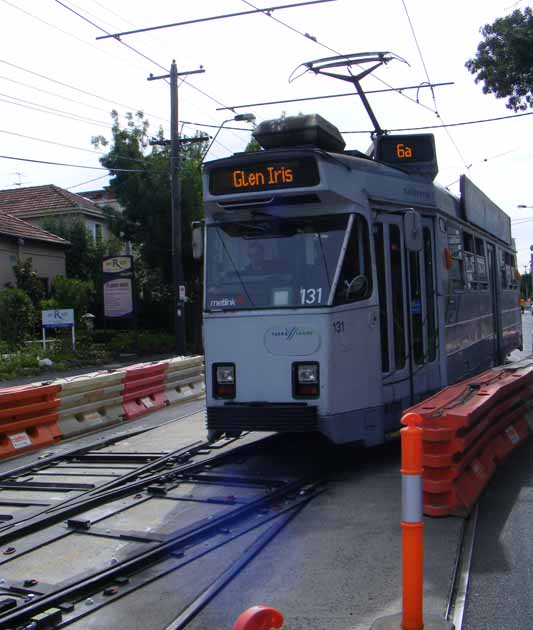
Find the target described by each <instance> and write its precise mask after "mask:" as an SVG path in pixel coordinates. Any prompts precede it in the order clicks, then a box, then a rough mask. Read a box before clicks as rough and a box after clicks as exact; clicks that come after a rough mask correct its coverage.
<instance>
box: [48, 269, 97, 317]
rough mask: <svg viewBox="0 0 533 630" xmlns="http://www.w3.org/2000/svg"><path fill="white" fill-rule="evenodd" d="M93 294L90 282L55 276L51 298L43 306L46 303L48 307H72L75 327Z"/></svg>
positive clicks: (86, 309)
mask: <svg viewBox="0 0 533 630" xmlns="http://www.w3.org/2000/svg"><path fill="white" fill-rule="evenodd" d="M93 295H94V285H93V283H92V282H90V281H87V280H76V279H74V278H64V277H63V276H57V278H56V279H55V280H54V282H53V284H52V300H46V301H45V302H43V307H44V305H46V306H47V307H48V308H73V309H74V315H75V317H76V327H77V328H79V324H80V321H81V317H82V316H83V315H85V313H87V311H88V308H89V304H90V302H91V300H92V299H93Z"/></svg>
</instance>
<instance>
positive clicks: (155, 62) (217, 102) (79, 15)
mask: <svg viewBox="0 0 533 630" xmlns="http://www.w3.org/2000/svg"><path fill="white" fill-rule="evenodd" d="M55 1H56V2H57V3H58V4H60V5H61V6H62V7H64V8H65V9H67V10H68V11H71V12H72V13H74V14H75V15H77V16H78V17H79V18H81V19H82V20H84V21H85V22H88V23H89V24H91V26H94V27H95V28H96V29H98V30H99V31H102V32H103V33H106V34H107V35H110V36H111V34H110V33H109V32H108V31H106V30H105V29H104V28H102V27H101V26H98V24H95V23H94V22H93V21H92V20H89V19H88V18H87V17H85V16H84V15H82V14H81V13H79V12H78V11H75V10H74V9H73V8H72V7H69V6H68V5H67V4H65V3H64V2H61V0H55ZM316 1H318V0H316ZM322 1H324V2H329V1H331V0H322ZM115 39H116V41H118V42H119V43H120V44H122V45H123V46H126V48H128V49H129V50H131V51H132V52H135V53H136V54H138V55H140V56H141V57H143V58H144V59H147V60H148V61H150V62H151V63H153V64H155V65H156V66H157V67H158V68H162V69H163V70H165V71H167V68H165V67H164V66H162V65H161V64H160V63H158V62H157V61H154V60H153V59H151V58H150V57H147V56H146V55H145V54H143V53H142V52H140V51H139V50H137V49H136V48H134V47H133V46H130V45H129V44H126V43H125V42H123V41H122V40H121V39H119V38H115ZM167 83H168V81H167ZM183 83H186V85H188V86H189V87H191V88H192V89H193V90H196V91H197V92H199V93H200V94H202V95H203V96H205V97H206V98H208V99H210V100H212V101H213V102H214V103H216V104H217V105H221V106H222V107H224V103H222V102H221V101H219V100H218V99H216V98H215V97H214V96H211V95H210V94H208V93H207V92H205V91H204V90H202V89H200V88H199V87H197V86H196V85H194V84H193V83H191V82H190V81H188V80H185V78H184V79H183Z"/></svg>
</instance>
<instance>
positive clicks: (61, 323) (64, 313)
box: [41, 308, 76, 350]
mask: <svg viewBox="0 0 533 630" xmlns="http://www.w3.org/2000/svg"><path fill="white" fill-rule="evenodd" d="M41 324H42V327H43V348H44V350H46V330H47V329H49V328H71V329H72V348H73V349H74V348H75V347H76V333H75V330H74V309H73V308H63V309H54V310H50V311H41Z"/></svg>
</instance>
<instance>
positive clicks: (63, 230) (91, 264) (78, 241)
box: [43, 219, 120, 283]
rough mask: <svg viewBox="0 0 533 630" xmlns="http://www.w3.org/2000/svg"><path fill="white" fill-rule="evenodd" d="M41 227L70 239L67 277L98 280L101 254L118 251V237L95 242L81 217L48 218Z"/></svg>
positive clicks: (112, 253) (66, 261) (66, 269)
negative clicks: (68, 219)
mask: <svg viewBox="0 0 533 630" xmlns="http://www.w3.org/2000/svg"><path fill="white" fill-rule="evenodd" d="M43 228H44V229H45V230H48V231H49V232H52V233H53V234H57V235H58V236H61V237H62V238H64V239H66V240H67V241H70V243H71V246H70V247H69V249H68V250H67V252H66V257H65V258H66V260H65V271H66V274H67V277H69V278H77V279H79V280H92V281H93V282H95V283H96V282H97V281H98V280H99V277H100V276H99V274H100V268H101V261H102V256H107V255H114V254H117V253H118V252H119V251H120V242H119V241H118V239H112V240H111V241H107V242H105V243H104V242H95V240H94V238H93V235H92V234H91V232H89V230H88V229H87V227H86V225H85V224H84V223H83V221H82V220H81V219H74V220H70V221H65V220H63V219H50V220H48V221H45V222H43Z"/></svg>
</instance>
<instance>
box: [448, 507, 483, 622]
mask: <svg viewBox="0 0 533 630" xmlns="http://www.w3.org/2000/svg"><path fill="white" fill-rule="evenodd" d="M477 520H478V504H476V505H475V507H474V509H473V510H472V512H471V514H470V515H469V516H468V517H467V518H465V520H464V521H463V526H462V530H461V536H460V541H459V545H458V548H457V555H456V560H455V565H454V569H453V574H452V582H451V588H450V594H449V597H448V605H447V607H446V612H445V618H446V619H447V620H448V621H451V622H452V623H453V625H454V628H455V630H461V629H462V627H463V618H464V612H465V608H466V600H467V595H468V583H469V579H470V568H471V564H472V553H473V550H474V544H475V538H476V528H477Z"/></svg>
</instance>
